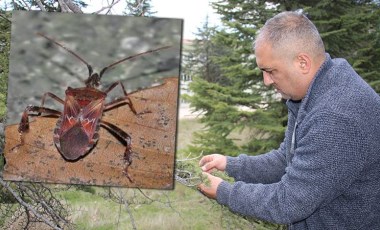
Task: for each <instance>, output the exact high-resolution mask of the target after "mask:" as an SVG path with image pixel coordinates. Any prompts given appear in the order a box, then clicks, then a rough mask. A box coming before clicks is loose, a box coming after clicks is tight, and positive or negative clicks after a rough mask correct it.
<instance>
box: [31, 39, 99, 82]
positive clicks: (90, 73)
mask: <svg viewBox="0 0 380 230" xmlns="http://www.w3.org/2000/svg"><path fill="white" fill-rule="evenodd" d="M37 34H38V35H40V36H41V37H44V38H46V39H47V40H49V41H51V42H53V43H54V44H56V45H58V46H60V47H62V48H63V49H65V50H66V51H67V52H69V53H71V54H72V55H73V56H74V57H76V58H77V59H78V60H80V61H81V62H83V63H84V64H86V66H87V68H88V72H89V76H91V75H92V72H93V69H92V66H91V65H90V64H88V63H87V62H86V61H85V60H84V59H83V58H81V57H80V56H79V55H78V54H76V53H75V52H74V51H72V50H70V49H69V48H67V47H66V46H64V45H62V44H61V43H59V42H57V41H55V40H54V39H53V38H50V37H48V36H46V35H45V34H42V33H39V32H37Z"/></svg>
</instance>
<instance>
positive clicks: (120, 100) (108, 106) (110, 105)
mask: <svg viewBox="0 0 380 230" xmlns="http://www.w3.org/2000/svg"><path fill="white" fill-rule="evenodd" d="M117 85H120V86H121V88H122V89H123V93H124V97H121V98H118V99H116V100H114V101H111V102H109V103H107V104H105V108H104V110H109V109H111V108H113V107H115V106H118V105H121V104H128V106H129V108H130V109H131V110H132V112H133V113H134V114H135V115H136V114H137V112H136V109H135V107H134V106H133V104H132V101H131V99H130V98H129V97H128V93H127V91H126V90H125V88H124V85H123V83H121V82H120V81H118V82H115V83H113V84H112V85H111V86H110V87H109V88H108V89H107V90H106V91H105V93H106V94H108V93H109V92H110V91H111V90H113V89H114V88H115V87H116V86H117Z"/></svg>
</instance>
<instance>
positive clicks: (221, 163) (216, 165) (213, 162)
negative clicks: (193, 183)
mask: <svg viewBox="0 0 380 230" xmlns="http://www.w3.org/2000/svg"><path fill="white" fill-rule="evenodd" d="M226 165H227V157H226V156H223V155H220V154H211V155H207V156H204V157H202V159H201V160H200V161H199V166H201V168H202V171H203V172H211V171H212V170H213V169H217V170H219V171H224V170H225V169H226Z"/></svg>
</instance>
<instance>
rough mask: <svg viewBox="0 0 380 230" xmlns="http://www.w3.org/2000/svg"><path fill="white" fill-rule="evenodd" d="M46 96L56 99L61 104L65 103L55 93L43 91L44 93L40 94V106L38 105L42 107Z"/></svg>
mask: <svg viewBox="0 0 380 230" xmlns="http://www.w3.org/2000/svg"><path fill="white" fill-rule="evenodd" d="M46 96H50V97H51V98H52V99H54V100H56V101H58V102H59V103H61V104H62V105H64V104H65V102H64V101H63V100H62V99H61V98H59V97H58V96H56V95H55V94H53V93H50V92H47V93H44V95H43V96H42V100H41V106H40V107H44V104H45V99H46Z"/></svg>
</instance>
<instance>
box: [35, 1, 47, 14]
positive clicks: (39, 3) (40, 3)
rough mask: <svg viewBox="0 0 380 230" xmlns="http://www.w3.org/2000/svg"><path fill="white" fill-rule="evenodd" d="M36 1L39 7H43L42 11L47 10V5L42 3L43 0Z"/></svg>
mask: <svg viewBox="0 0 380 230" xmlns="http://www.w3.org/2000/svg"><path fill="white" fill-rule="evenodd" d="M36 3H37V5H38V7H39V8H40V9H41V11H46V8H45V6H44V5H43V4H42V2H41V0H36Z"/></svg>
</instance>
